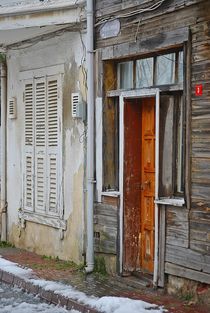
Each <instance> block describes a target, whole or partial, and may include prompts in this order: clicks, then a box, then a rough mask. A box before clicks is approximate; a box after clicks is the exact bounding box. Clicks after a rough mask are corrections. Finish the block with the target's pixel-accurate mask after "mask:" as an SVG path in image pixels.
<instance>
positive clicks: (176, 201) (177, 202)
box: [155, 198, 185, 207]
mask: <svg viewBox="0 0 210 313" xmlns="http://www.w3.org/2000/svg"><path fill="white" fill-rule="evenodd" d="M155 203H156V204H164V205H171V206H178V207H182V206H184V205H185V200H184V198H159V199H156V200H155Z"/></svg>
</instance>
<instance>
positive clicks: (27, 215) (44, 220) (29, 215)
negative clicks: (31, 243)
mask: <svg viewBox="0 0 210 313" xmlns="http://www.w3.org/2000/svg"><path fill="white" fill-rule="evenodd" d="M18 217H19V219H20V220H21V221H22V223H21V224H22V225H24V224H25V223H24V222H25V221H29V222H33V223H37V224H42V225H47V226H50V227H53V228H58V229H62V230H66V228H67V222H66V220H63V219H60V218H57V217H52V216H46V215H44V214H41V213H34V212H27V211H25V212H23V211H20V212H19V214H18Z"/></svg>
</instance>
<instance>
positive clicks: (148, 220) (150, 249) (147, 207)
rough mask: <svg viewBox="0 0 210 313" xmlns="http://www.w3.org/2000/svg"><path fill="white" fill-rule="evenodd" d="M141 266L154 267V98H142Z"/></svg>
mask: <svg viewBox="0 0 210 313" xmlns="http://www.w3.org/2000/svg"><path fill="white" fill-rule="evenodd" d="M141 133H142V145H141V147H142V151H141V155H142V157H141V160H142V161H141V268H142V270H143V271H148V272H150V273H152V272H153V268H154V207H155V205H154V198H155V99H154V98H145V99H143V100H142V132H141Z"/></svg>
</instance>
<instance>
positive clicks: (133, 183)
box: [123, 98, 155, 273]
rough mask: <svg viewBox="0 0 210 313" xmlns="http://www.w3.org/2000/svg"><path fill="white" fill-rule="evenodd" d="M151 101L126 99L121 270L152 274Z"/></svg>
mask: <svg viewBox="0 0 210 313" xmlns="http://www.w3.org/2000/svg"><path fill="white" fill-rule="evenodd" d="M154 194H155V98H144V99H135V100H126V101H125V109H124V203H123V204H124V258H123V269H124V270H125V271H131V272H132V271H139V270H143V271H147V272H151V273H152V272H153V260H154Z"/></svg>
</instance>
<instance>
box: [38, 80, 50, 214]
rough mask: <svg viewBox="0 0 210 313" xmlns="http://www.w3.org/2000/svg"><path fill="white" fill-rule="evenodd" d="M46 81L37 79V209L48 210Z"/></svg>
mask: <svg viewBox="0 0 210 313" xmlns="http://www.w3.org/2000/svg"><path fill="white" fill-rule="evenodd" d="M46 128H47V123H46V82H45V79H44V78H43V79H36V80H35V211H36V212H42V213H45V211H46V137H47V136H46Z"/></svg>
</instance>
